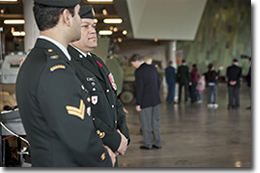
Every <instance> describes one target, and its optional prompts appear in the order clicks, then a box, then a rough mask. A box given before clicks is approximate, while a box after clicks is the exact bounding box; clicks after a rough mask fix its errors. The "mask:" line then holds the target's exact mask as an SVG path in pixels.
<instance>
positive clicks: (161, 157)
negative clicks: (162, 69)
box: [118, 83, 253, 168]
mask: <svg viewBox="0 0 260 173" xmlns="http://www.w3.org/2000/svg"><path fill="white" fill-rule="evenodd" d="M247 89H248V88H247V87H246V85H245V84H243V85H242V87H241V92H240V106H241V107H240V109H239V110H233V109H232V110H228V109H227V104H228V94H227V87H226V84H224V83H221V84H219V88H218V104H219V107H218V108H217V109H209V108H207V103H206V98H207V90H205V91H204V93H203V102H202V103H201V104H198V103H193V104H190V105H185V104H184V103H181V104H180V105H174V104H168V103H167V102H166V101H165V98H166V88H165V87H162V90H161V99H162V103H161V104H160V115H161V138H162V149H159V150H158V149H153V150H141V149H139V147H140V146H141V145H143V137H142V135H141V133H140V123H139V114H138V113H137V112H136V111H135V106H134V105H128V106H125V108H126V109H127V110H128V111H129V114H128V115H127V124H128V127H129V131H130V135H131V143H130V145H129V146H128V149H127V152H126V154H125V155H124V156H119V157H118V159H119V167H137V168H140V167H177V168H183V167H186V168H190V167H203V168H204V167H205V168H218V167H222V168H230V167H231V168H235V167H246V168H249V167H252V162H253V161H252V159H253V157H252V131H253V130H252V116H251V110H247V109H246V107H248V106H249V105H250V98H249V95H248V90H247Z"/></svg>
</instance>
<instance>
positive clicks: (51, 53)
mask: <svg viewBox="0 0 260 173" xmlns="http://www.w3.org/2000/svg"><path fill="white" fill-rule="evenodd" d="M45 54H46V55H47V57H48V59H51V60H55V59H58V58H59V55H58V54H57V53H55V52H54V51H53V50H52V49H46V50H45Z"/></svg>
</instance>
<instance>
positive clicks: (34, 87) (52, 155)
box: [16, 0, 116, 167]
mask: <svg viewBox="0 0 260 173" xmlns="http://www.w3.org/2000/svg"><path fill="white" fill-rule="evenodd" d="M34 1H35V4H34V7H33V10H34V15H35V19H36V23H37V25H38V28H39V29H40V37H39V38H38V39H37V41H36V44H35V46H34V48H33V49H32V50H31V52H30V53H29V55H28V56H27V58H26V60H25V62H24V63H23V65H22V66H21V69H20V71H19V74H18V78H17V83H16V96H17V102H18V107H19V111H20V114H21V118H22V122H23V125H24V128H25V130H26V134H27V138H28V140H29V143H30V150H31V156H32V166H33V167H44V166H48V167H65V166H66V167H74V166H84V167H86V166H100V167H101V166H104V167H111V166H113V165H114V163H115V160H116V159H115V154H114V153H113V152H112V151H111V149H109V147H107V146H105V145H104V144H103V142H102V140H101V139H100V133H98V132H97V131H96V129H95V127H94V123H93V117H92V115H91V107H90V95H89V91H88V90H87V89H86V88H85V87H84V86H83V85H82V84H81V82H80V80H79V79H78V78H77V76H76V74H75V73H74V70H73V69H72V68H71V67H70V60H71V57H70V55H69V53H68V51H67V49H66V48H67V46H68V44H69V42H71V41H75V40H78V39H80V36H81V35H80V25H81V19H80V16H79V14H78V13H79V9H80V5H79V3H80V0H55V1H53V0H34Z"/></svg>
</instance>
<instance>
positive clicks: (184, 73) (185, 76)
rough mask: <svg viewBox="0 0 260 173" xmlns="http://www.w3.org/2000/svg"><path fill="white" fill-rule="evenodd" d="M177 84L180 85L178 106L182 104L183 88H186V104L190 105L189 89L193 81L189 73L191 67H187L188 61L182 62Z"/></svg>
mask: <svg viewBox="0 0 260 173" xmlns="http://www.w3.org/2000/svg"><path fill="white" fill-rule="evenodd" d="M177 82H178V83H179V98H178V99H179V101H178V104H180V103H181V91H182V87H184V91H185V94H184V95H185V103H186V104H189V103H190V102H189V101H188V89H189V85H191V79H190V73H189V67H188V66H186V61H185V60H182V65H181V66H179V67H178V72H177Z"/></svg>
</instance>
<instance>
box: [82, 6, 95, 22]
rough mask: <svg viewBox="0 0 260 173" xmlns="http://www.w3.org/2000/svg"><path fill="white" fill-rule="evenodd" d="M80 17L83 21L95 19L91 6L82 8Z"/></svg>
mask: <svg viewBox="0 0 260 173" xmlns="http://www.w3.org/2000/svg"><path fill="white" fill-rule="evenodd" d="M79 15H80V17H81V19H85V18H90V19H94V14H93V10H92V6H91V5H85V6H82V7H80V11H79Z"/></svg>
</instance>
